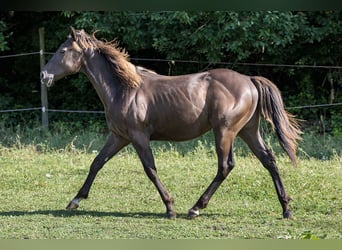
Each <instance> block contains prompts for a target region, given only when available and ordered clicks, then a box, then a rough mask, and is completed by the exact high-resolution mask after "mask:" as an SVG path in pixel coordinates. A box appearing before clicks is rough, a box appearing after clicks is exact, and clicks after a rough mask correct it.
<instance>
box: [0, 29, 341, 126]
mask: <svg viewBox="0 0 342 250" xmlns="http://www.w3.org/2000/svg"><path fill="white" fill-rule="evenodd" d="M39 42H40V51H38V52H29V53H19V54H12V55H4V56H0V59H6V58H11V57H20V56H32V55H40V67H41V68H42V67H43V66H44V65H45V55H52V54H54V53H51V52H45V46H44V43H45V42H44V28H40V29H39ZM131 60H132V61H150V62H167V63H197V64H210V63H213V64H220V65H241V66H254V67H288V68H316V69H342V66H327V65H290V64H265V63H231V62H207V61H194V60H168V59H150V58H134V57H133V58H131ZM41 103H42V105H41V107H30V108H20V109H6V110H0V113H11V112H26V111H36V110H41V113H42V128H44V129H48V125H49V120H48V112H59V113H88V114H104V111H94V110H67V109H65V110H64V109H49V108H48V97H47V89H46V86H45V85H44V84H41ZM332 106H342V103H327V104H315V105H303V106H296V107H286V109H287V110H294V109H311V108H327V107H332Z"/></svg>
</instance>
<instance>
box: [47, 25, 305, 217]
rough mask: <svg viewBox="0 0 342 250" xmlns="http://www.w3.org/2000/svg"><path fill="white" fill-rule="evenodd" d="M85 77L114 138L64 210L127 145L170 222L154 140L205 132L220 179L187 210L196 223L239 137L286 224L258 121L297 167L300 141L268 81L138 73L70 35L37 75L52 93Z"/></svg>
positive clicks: (117, 52) (123, 57)
mask: <svg viewBox="0 0 342 250" xmlns="http://www.w3.org/2000/svg"><path fill="white" fill-rule="evenodd" d="M79 71H81V72H83V73H84V74H86V76H87V77H88V78H89V80H90V81H91V83H92V84H93V86H94V88H95V89H96V91H97V94H98V95H99V97H100V99H101V101H102V103H103V106H104V110H105V114H106V120H107V124H108V127H109V130H110V131H111V134H110V136H109V138H108V141H107V142H106V144H105V145H104V147H103V148H102V150H101V151H100V153H99V154H98V155H97V157H96V158H95V159H94V161H93V163H92V164H91V166H90V170H89V173H88V176H87V178H86V180H85V182H84V184H83V186H82V187H81V189H80V190H79V192H78V193H77V195H76V196H75V198H74V199H73V200H72V201H71V202H70V203H69V205H68V206H67V209H76V208H77V207H78V206H79V202H80V201H81V200H82V199H84V198H87V197H88V193H89V190H90V187H91V185H92V183H93V181H94V179H95V176H96V174H97V173H98V171H99V170H100V169H101V168H102V167H103V165H104V164H105V163H106V162H107V161H108V160H109V159H111V158H112V157H113V156H114V155H115V154H116V153H117V152H118V151H119V150H121V149H122V148H123V147H125V146H127V145H128V144H129V143H132V145H133V147H134V148H135V150H136V152H137V154H138V155H139V157H140V160H141V162H142V165H143V167H144V170H145V172H146V174H147V176H148V178H149V179H150V180H151V181H152V182H153V184H154V185H155V187H156V188H157V190H158V192H159V194H160V196H161V198H162V200H163V202H164V204H165V206H166V213H167V216H168V217H169V218H174V217H175V216H176V214H175V212H174V208H173V203H174V201H173V198H172V197H171V195H170V194H169V192H168V191H167V190H166V188H165V187H164V186H163V184H162V183H161V181H160V180H159V177H158V175H157V170H156V167H155V163H154V158H153V155H152V151H151V148H150V141H151V140H173V141H183V140H189V139H192V138H195V137H198V136H200V135H202V134H204V133H205V132H207V131H208V130H210V129H213V132H214V136H215V145H216V152H217V157H218V171H217V174H216V176H215V178H214V180H213V181H212V183H211V184H210V185H209V187H208V188H207V189H206V190H205V192H204V193H203V195H202V196H201V197H200V198H199V200H198V201H197V202H196V203H195V205H194V206H193V207H192V208H191V209H190V210H189V213H188V217H189V218H193V217H196V216H198V215H199V210H200V209H203V208H205V207H206V206H207V204H208V202H209V200H210V198H211V197H212V195H213V194H214V193H215V191H216V190H217V189H218V187H219V186H220V184H221V183H222V182H223V180H224V179H225V178H226V177H227V175H228V174H229V173H230V171H231V170H232V169H233V167H234V159H233V143H234V139H235V137H236V136H240V137H241V138H242V139H243V140H244V141H245V142H246V143H247V144H248V146H249V147H250V149H251V150H252V151H253V153H254V154H255V155H256V156H257V157H258V159H259V160H260V161H261V163H262V164H263V166H264V167H265V168H266V169H267V170H268V171H269V173H270V175H271V177H272V180H273V182H274V186H275V189H276V191H277V195H278V198H279V201H280V204H281V206H282V209H283V217H284V218H289V217H290V216H291V212H290V209H289V206H288V203H289V201H290V198H289V196H288V195H287V194H286V192H285V189H284V186H283V183H282V180H281V178H280V176H279V172H278V168H277V166H276V162H275V158H274V156H273V154H272V153H271V152H270V150H269V149H268V148H267V147H266V145H265V143H264V141H263V139H262V138H261V136H260V132H259V119H260V117H261V116H263V117H264V118H265V119H266V120H268V121H269V122H270V123H271V124H272V126H273V128H274V130H275V132H276V134H277V137H278V139H279V142H280V145H281V146H282V148H283V149H284V150H285V152H286V153H287V154H288V156H289V157H290V159H291V160H292V162H293V164H295V165H296V147H297V143H296V140H297V139H299V138H300V136H299V134H300V133H301V131H300V129H299V127H298V123H297V122H296V120H295V118H294V117H293V116H292V115H290V114H288V113H287V112H286V111H285V110H284V106H283V101H282V98H281V95H280V92H279V90H278V89H277V87H276V86H275V85H274V84H273V83H272V82H271V81H269V80H267V79H266V78H263V77H260V76H252V77H251V76H246V75H242V74H239V73H237V72H234V71H232V70H228V69H213V70H209V71H206V72H201V73H196V74H189V75H180V76H163V75H159V74H156V73H154V72H153V71H149V70H147V69H144V68H141V67H136V66H134V65H133V64H131V63H130V62H129V60H128V55H127V53H126V52H125V51H124V50H122V49H120V48H118V47H117V45H116V44H114V43H107V42H102V41H99V40H97V39H96V38H95V36H94V35H88V34H87V33H85V32H84V31H83V30H75V29H73V28H71V34H70V36H69V37H68V39H67V40H66V41H65V42H64V43H63V44H62V45H61V46H60V47H59V48H58V50H57V52H56V53H55V54H54V56H53V57H52V58H51V60H50V61H49V62H48V63H47V64H46V65H45V67H44V68H43V69H42V72H41V81H42V83H44V84H46V85H47V86H48V87H50V86H51V85H52V84H53V82H54V81H56V80H59V79H61V78H63V77H65V76H67V75H70V74H74V73H77V72H79Z"/></svg>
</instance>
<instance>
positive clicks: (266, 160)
mask: <svg viewBox="0 0 342 250" xmlns="http://www.w3.org/2000/svg"><path fill="white" fill-rule="evenodd" d="M239 136H240V137H241V138H242V139H243V140H244V141H245V142H246V143H247V145H248V146H249V147H250V149H251V150H252V151H253V153H254V154H255V155H256V156H257V157H258V159H259V160H260V161H261V163H262V164H263V166H264V167H265V168H266V169H267V170H268V172H269V173H270V175H271V177H272V180H273V183H274V186H275V189H276V192H277V195H278V199H279V201H280V204H281V206H282V208H283V217H284V218H290V217H291V211H290V209H289V206H288V204H289V202H290V200H291V198H290V197H288V196H287V194H286V191H285V188H284V185H283V182H282V180H281V178H280V175H279V171H278V167H277V165H276V160H275V157H274V155H273V154H272V152H271V151H270V150H269V149H268V148H267V147H266V145H265V142H264V140H263V139H262V138H261V136H260V133H259V125H258V123H255V126H249V127H248V126H246V127H245V128H244V129H242V130H241V131H240V133H239Z"/></svg>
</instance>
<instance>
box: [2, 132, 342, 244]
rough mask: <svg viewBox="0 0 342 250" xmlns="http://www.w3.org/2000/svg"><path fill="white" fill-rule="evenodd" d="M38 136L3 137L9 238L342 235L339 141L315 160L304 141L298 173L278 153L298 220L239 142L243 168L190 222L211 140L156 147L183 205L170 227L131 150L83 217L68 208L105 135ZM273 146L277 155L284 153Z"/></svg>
mask: <svg viewBox="0 0 342 250" xmlns="http://www.w3.org/2000/svg"><path fill="white" fill-rule="evenodd" d="M40 133H41V132H40V131H35V132H34V133H32V134H31V135H28V137H31V138H27V137H25V138H24V137H23V135H22V134H21V133H20V132H17V133H16V136H13V135H10V134H6V133H3V134H1V136H2V139H3V140H2V142H3V143H2V146H1V144H0V176H1V180H0V238H1V239H84V238H86V239H122V238H124V239H130V238H134V239H137V238H139V239H140V238H148V239H156V238H162V239H184V238H191V239H197V238H200V239H204V238H205V239H207V238H220V239H222V238H234V239H245V238H248V239H251V238H253V239H254V238H261V239H270V238H272V239H305V238H309V239H315V238H318V239H320V238H324V239H341V238H342V226H341V225H342V224H341V222H342V199H341V193H342V164H341V163H342V157H341V155H340V152H341V151H340V150H341V148H339V146H338V145H339V144H338V143H339V142H335V144H334V145H337V146H336V148H337V149H334V150H332V153H331V154H329V157H324V158H323V157H321V156H320V153H318V156H317V157H311V156H310V155H309V153H308V152H309V149H307V148H305V144H302V145H301V149H302V150H301V151H300V152H299V156H300V159H299V166H298V168H294V167H293V166H292V165H291V164H290V161H289V160H288V159H287V158H286V157H284V156H283V154H277V162H278V165H279V169H280V173H281V176H282V178H283V181H284V185H285V187H286V189H287V192H288V193H289V195H290V196H291V197H292V198H293V202H292V203H290V206H291V208H292V211H293V214H294V217H293V219H291V220H284V219H282V218H281V207H280V204H279V202H278V200H277V197H276V193H275V190H274V187H273V183H272V180H271V178H270V176H269V175H268V173H267V171H266V170H265V169H264V168H263V167H262V166H261V164H260V163H259V162H258V160H257V159H256V158H255V157H254V156H252V155H250V154H249V153H246V151H245V150H244V148H243V146H241V147H240V146H239V145H240V143H239V142H238V143H237V144H238V145H237V147H236V150H235V152H236V155H237V156H236V168H235V169H234V170H233V171H232V173H231V174H230V175H229V177H228V179H227V180H226V181H225V182H224V183H223V184H222V186H221V187H220V188H219V190H218V191H217V192H216V193H215V195H214V196H213V198H212V199H211V201H210V203H209V205H208V207H207V208H206V209H204V210H202V211H201V215H200V216H199V217H198V218H196V219H194V220H188V219H186V214H187V211H188V209H189V208H190V207H191V206H192V205H193V204H194V203H195V202H196V201H197V199H198V198H199V196H200V195H201V194H202V192H203V191H204V190H205V188H206V187H207V186H208V185H209V183H210V182H211V180H212V179H213V177H214V175H215V173H216V156H215V153H214V146H213V143H212V142H211V141H209V140H207V137H203V138H201V139H200V140H197V141H192V142H188V143H185V144H184V143H182V144H170V143H160V142H159V143H154V153H155V158H156V164H157V169H158V173H159V176H160V179H161V180H162V182H163V183H164V184H165V186H166V187H167V188H168V190H169V191H170V193H171V194H172V195H173V197H174V199H175V210H176V212H177V219H175V220H168V219H166V218H165V217H164V212H165V207H164V205H163V204H162V202H161V199H160V197H159V195H158V193H157V191H156V190H155V188H154V186H153V184H152V183H151V182H150V181H149V180H148V178H147V177H146V175H145V173H144V171H143V168H142V166H141V164H140V162H139V160H138V158H137V156H136V155H135V153H134V152H133V150H132V149H131V148H128V149H125V150H123V151H122V152H120V153H119V154H118V155H117V156H115V157H114V158H113V159H112V160H111V161H109V162H108V163H107V164H106V165H105V167H104V168H103V169H102V170H101V171H100V172H99V174H98V176H97V178H96V180H95V182H94V185H93V188H92V189H91V192H90V195H89V198H88V199H87V200H83V201H82V202H81V204H80V208H79V209H78V210H77V211H66V210H64V208H65V206H66V205H67V204H68V202H69V201H70V199H72V198H73V197H74V195H75V194H76V193H77V191H78V190H79V188H80V186H81V185H82V184H83V181H84V180H85V177H86V175H87V172H88V169H89V165H90V163H91V161H92V160H93V159H94V157H95V156H96V152H97V151H98V150H99V148H100V145H102V144H103V142H104V136H103V135H102V136H99V134H96V133H88V134H82V133H80V134H79V135H78V136H77V137H76V136H74V135H65V136H63V134H62V133H60V134H58V136H53V135H52V136H51V135H48V136H46V135H39V136H38V134H40ZM56 137H59V139H58V138H56ZM4 138H5V139H6V140H7V141H6V140H5V139H4ZM311 143H312V144H313V146H316V147H318V145H316V144H315V143H313V142H312V141H311ZM304 148H305V150H304ZM273 149H274V150H275V151H276V152H278V148H277V146H273ZM279 152H280V151H279ZM324 154H327V153H326V151H324ZM322 159H325V160H322Z"/></svg>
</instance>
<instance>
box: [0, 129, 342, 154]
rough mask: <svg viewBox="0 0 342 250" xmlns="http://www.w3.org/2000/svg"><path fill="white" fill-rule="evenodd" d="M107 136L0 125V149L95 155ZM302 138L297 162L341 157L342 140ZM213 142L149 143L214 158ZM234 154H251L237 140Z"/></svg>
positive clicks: (272, 144) (270, 138)
mask: <svg viewBox="0 0 342 250" xmlns="http://www.w3.org/2000/svg"><path fill="white" fill-rule="evenodd" d="M108 134H109V132H108V131H107V130H106V128H104V127H103V126H97V125H94V126H90V127H88V128H79V127H76V128H72V127H71V126H70V124H66V123H55V124H54V125H53V126H52V127H50V129H49V130H48V131H45V130H42V129H41V127H40V126H39V125H37V126H35V127H24V126H21V125H17V126H12V127H9V128H7V127H5V126H4V125H3V124H2V123H0V146H2V147H16V148H20V147H22V146H28V145H30V146H34V147H36V149H37V150H39V151H42V152H44V151H51V150H61V149H70V150H71V149H77V150H83V151H86V152H93V151H95V152H96V151H99V150H100V149H101V148H102V146H103V145H104V143H105V141H106V138H107V136H108ZM262 137H263V138H264V140H265V142H266V143H267V145H268V147H269V148H271V150H272V151H273V152H274V153H275V154H277V155H283V154H284V151H283V150H282V149H281V147H280V145H279V143H278V141H277V139H276V138H275V135H274V133H273V131H272V130H271V128H270V127H269V126H267V125H265V124H264V125H263V128H262ZM302 137H303V140H302V141H300V142H299V146H298V151H297V155H298V157H299V158H302V159H309V158H315V159H320V160H329V159H332V158H336V157H337V158H341V157H342V137H339V136H335V137H334V136H332V135H330V134H318V133H314V132H312V131H310V130H308V131H307V132H305V133H304V134H303V135H302ZM213 138H214V137H213V134H212V132H208V133H207V134H205V135H203V136H201V137H199V138H196V139H194V140H190V141H186V142H152V145H153V149H154V150H157V151H169V150H173V151H177V152H178V153H179V154H182V155H185V154H187V153H189V152H192V151H193V150H196V148H201V147H204V148H206V149H207V150H208V151H209V152H211V153H212V154H215V144H214V139H213ZM128 150H131V148H128ZM234 152H235V155H239V156H248V155H250V154H251V152H250V150H249V149H248V147H247V145H246V144H245V143H244V142H243V141H242V140H241V139H239V138H237V139H236V141H235V144H234Z"/></svg>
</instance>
